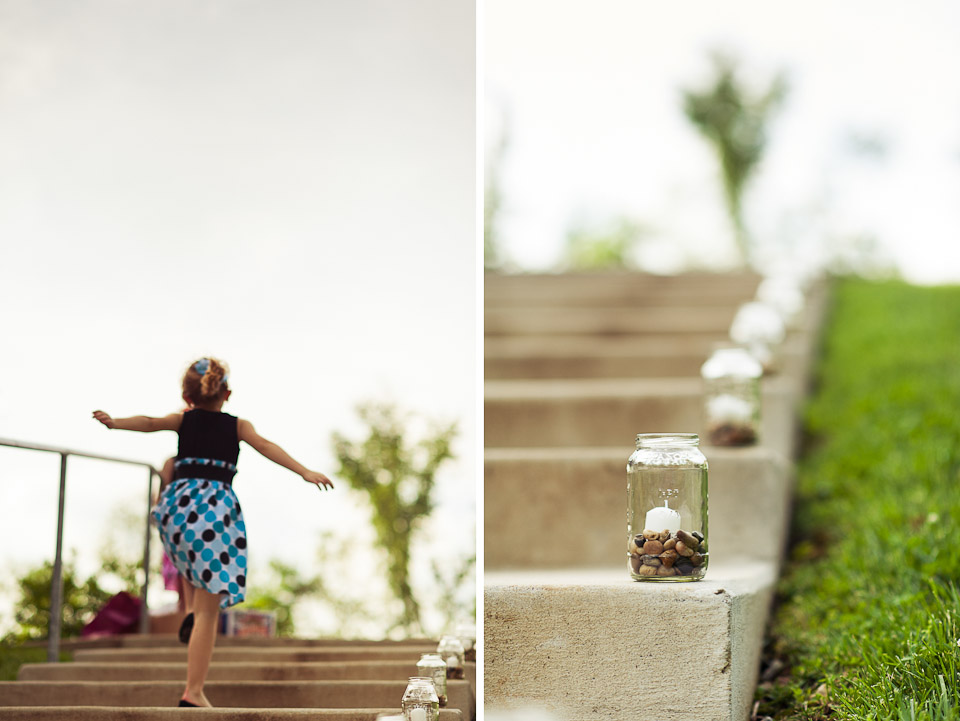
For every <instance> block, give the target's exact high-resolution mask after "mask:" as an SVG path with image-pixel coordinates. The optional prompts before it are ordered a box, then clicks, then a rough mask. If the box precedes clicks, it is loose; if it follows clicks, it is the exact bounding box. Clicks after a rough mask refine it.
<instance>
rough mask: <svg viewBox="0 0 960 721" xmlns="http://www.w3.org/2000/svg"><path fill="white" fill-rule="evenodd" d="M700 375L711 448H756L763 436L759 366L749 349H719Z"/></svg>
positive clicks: (760, 373)
mask: <svg viewBox="0 0 960 721" xmlns="http://www.w3.org/2000/svg"><path fill="white" fill-rule="evenodd" d="M700 375H701V376H702V377H703V384H704V389H703V390H704V425H705V427H706V431H707V440H708V442H709V443H710V445H712V446H751V445H753V444H755V443H756V442H757V437H758V436H759V435H760V377H761V376H762V375H763V366H762V365H760V362H759V361H758V360H757V359H756V358H754V357H753V356H752V355H751V354H750V353H749V352H748V351H747V349H746V348H742V347H738V346H725V347H717V348H715V349H714V351H713V353H712V354H711V356H710V357H709V358H708V359H707V361H706V363H704V364H703V367H701V369H700Z"/></svg>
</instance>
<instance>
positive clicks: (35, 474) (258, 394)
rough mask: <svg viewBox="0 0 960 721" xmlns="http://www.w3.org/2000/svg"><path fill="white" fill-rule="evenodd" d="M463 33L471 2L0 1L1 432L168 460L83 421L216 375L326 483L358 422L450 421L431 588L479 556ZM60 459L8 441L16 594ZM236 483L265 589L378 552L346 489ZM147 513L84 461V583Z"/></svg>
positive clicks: (466, 38)
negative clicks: (441, 570) (190, 379)
mask: <svg viewBox="0 0 960 721" xmlns="http://www.w3.org/2000/svg"><path fill="white" fill-rule="evenodd" d="M474 33H475V16H474V8H473V5H472V3H470V2H467V1H466V0H455V1H451V0H405V1H404V2H403V3H396V2H392V1H390V0H361V1H357V2H349V3H317V2H312V1H310V0H284V2H280V3H275V2H267V0H202V1H200V2H197V1H195V0H169V1H165V2H163V3H149V2H137V3H130V2H125V1H121V0H81V1H74V0H70V1H67V0H63V1H62V2H57V1H55V0H41V1H40V2H32V3H26V2H19V1H17V0H0V251H2V253H0V308H2V310H3V328H2V335H0V350H2V352H0V379H2V381H0V437H7V438H14V439H20V440H23V441H35V442H39V443H44V444H52V445H62V446H67V447H71V448H77V449H82V450H87V451H90V452H96V453H104V454H108V455H119V456H124V457H128V458H133V459H138V460H145V461H148V462H152V463H156V464H160V463H161V462H162V461H163V460H164V458H166V457H167V456H169V455H173V454H174V453H175V452H176V436H175V434H166V433H158V434H136V433H124V432H121V431H113V432H110V431H107V430H106V429H105V428H103V427H102V426H100V424H98V423H96V422H94V421H93V420H91V419H90V413H91V411H92V410H94V409H96V408H102V409H104V410H106V411H107V412H109V413H111V414H114V415H116V416H124V415H132V414H149V415H159V414H164V413H168V412H171V411H175V410H179V408H180V406H181V402H180V400H179V392H180V391H179V381H180V377H181V374H182V372H183V370H184V369H185V367H186V365H187V364H188V363H189V362H191V361H192V360H194V359H196V358H198V357H201V356H203V355H207V354H212V355H215V356H217V357H220V358H223V359H224V360H226V361H227V362H228V363H229V364H230V366H231V374H230V379H231V386H232V387H233V389H234V396H233V398H232V399H231V401H230V402H229V403H228V404H227V406H226V407H225V410H227V411H228V412H231V413H234V414H236V415H239V416H241V417H244V418H248V419H250V420H251V421H253V422H254V424H255V425H256V427H257V429H258V430H259V431H260V432H261V433H262V434H263V435H265V436H266V437H267V438H270V439H271V440H275V441H277V442H278V443H280V444H281V445H282V446H283V447H284V448H285V449H286V450H288V451H289V452H290V453H291V454H292V455H293V456H294V457H295V458H297V459H298V460H300V461H302V462H303V463H304V464H306V465H308V466H309V467H311V468H316V469H318V470H321V471H324V472H326V473H328V475H335V470H336V469H335V464H334V459H333V453H332V449H331V442H330V436H331V433H332V432H333V431H334V430H339V431H342V432H345V433H347V434H348V435H351V436H353V437H359V435H360V431H361V429H360V426H359V422H358V420H357V419H356V416H355V414H354V412H353V408H354V407H355V405H356V404H357V403H358V402H361V401H370V400H373V401H395V402H396V403H398V404H399V405H400V406H401V407H402V408H403V409H405V410H408V411H413V412H416V413H420V414H424V415H426V416H428V417H431V418H436V419H439V420H443V419H447V420H451V421H454V420H455V421H457V422H458V423H459V427H460V436H459V440H458V442H457V444H456V453H457V455H458V460H457V462H456V463H455V464H451V465H449V466H448V467H447V468H445V469H444V470H443V472H442V474H441V477H440V482H439V488H438V494H439V500H440V507H439V509H438V511H437V514H436V516H435V518H434V519H433V521H432V522H431V523H430V525H429V527H428V528H427V529H426V530H425V533H424V535H423V543H422V544H421V558H420V568H421V570H422V568H423V564H424V563H425V561H426V560H427V559H428V557H436V556H438V555H440V554H441V553H442V552H445V551H447V550H449V549H450V548H451V547H453V548H454V549H455V551H456V552H457V553H462V554H469V553H472V552H473V549H474V543H475V540H474V529H475V507H476V506H475V504H476V501H475V498H476V489H477V483H476V478H475V477H474V475H475V467H476V455H475V454H476V450H475V449H476V442H475V434H476V432H477V431H476V421H475V415H476V411H477V408H476V400H475V398H474V385H475V384H474V379H475V373H476V361H475V358H476V323H475V307H476V304H475V296H476V292H477V288H476V262H475V257H476V250H475V248H476V241H475V125H476V108H475V60H474V56H475V40H474V37H475V36H474ZM58 463H59V460H58V458H57V457H55V456H54V457H46V456H42V455H40V454H32V453H28V452H24V451H11V450H7V449H2V448H0V507H3V508H4V509H5V510H6V514H7V517H8V521H7V522H6V523H4V524H2V525H0V579H3V580H5V582H7V583H9V581H10V579H11V578H12V574H13V573H14V572H15V571H16V570H17V569H22V568H23V567H25V566H26V565H31V564H36V563H38V562H39V561H41V560H43V559H46V558H52V554H53V545H54V530H53V529H54V527H55V526H54V524H55V518H56V501H55V494H56V490H55V488H56V482H57V469H58ZM239 467H240V474H239V476H238V478H237V484H236V487H237V491H238V495H239V496H240V499H241V503H242V505H243V508H244V512H245V514H246V517H247V525H248V529H249V532H250V544H251V568H252V573H251V580H252V582H253V583H254V584H255V583H256V576H255V574H256V564H257V563H263V564H265V563H266V561H267V560H268V559H269V558H273V557H278V558H282V559H284V560H286V561H288V562H293V563H296V564H298V565H300V566H301V568H303V569H304V570H305V571H315V570H317V569H316V568H314V567H313V563H314V560H313V559H314V557H315V544H316V542H317V538H318V534H319V533H320V532H321V531H322V530H324V529H333V530H335V531H336V532H337V533H338V534H339V535H341V536H343V537H346V538H355V539H356V543H357V547H358V548H368V547H369V546H370V545H371V544H372V542H373V532H372V530H371V529H370V527H369V522H368V516H367V511H366V508H365V507H364V506H362V505H361V504H360V503H358V502H357V499H356V498H355V497H353V496H351V495H350V492H349V491H347V490H346V484H345V483H340V484H338V488H337V490H336V491H334V492H332V493H329V494H326V495H320V494H319V493H318V492H317V491H316V490H315V489H314V488H312V487H310V486H308V485H307V484H305V483H303V482H302V481H301V480H300V479H299V478H298V477H296V476H295V475H293V474H291V473H290V472H288V471H286V470H284V469H282V468H280V467H279V466H274V465H273V464H271V463H270V462H269V461H266V460H264V459H262V458H260V457H259V456H257V454H256V453H255V452H254V451H252V450H251V449H249V448H244V449H243V450H242V451H241V456H240V462H239ZM335 480H336V479H335ZM144 496H145V483H144V474H143V472H142V471H139V470H127V469H125V468H124V467H120V466H113V465H107V464H102V463H92V462H88V461H80V460H78V461H72V462H71V465H70V474H69V490H68V503H67V506H68V515H67V524H66V546H67V547H68V548H71V547H74V548H77V549H78V551H79V553H80V562H81V567H82V568H83V567H89V563H90V561H89V559H90V557H91V554H92V553H94V552H95V551H96V549H97V548H99V546H100V545H101V543H102V537H103V535H104V533H105V524H106V521H107V519H108V517H109V515H110V512H111V511H112V509H113V508H115V507H116V506H118V505H119V506H127V507H128V508H130V509H133V511H134V512H136V513H145V511H146V509H145V503H146V499H145V498H144ZM10 519H13V520H14V522H13V523H10ZM440 538H443V539H444V544H443V545H438V544H437V540H438V539H440ZM358 566H362V568H358V569H357V570H358V575H359V576H360V578H363V579H366V578H368V577H371V576H373V577H378V576H382V575H383V574H378V573H377V572H376V570H375V566H372V565H370V564H367V563H366V562H364V563H363V564H358ZM371 571H372V572H371ZM341 582H342V583H349V582H350V579H343V580H342V581H341ZM6 613H7V610H6V609H3V610H2V611H0V623H2V621H3V620H4V617H5V616H6Z"/></svg>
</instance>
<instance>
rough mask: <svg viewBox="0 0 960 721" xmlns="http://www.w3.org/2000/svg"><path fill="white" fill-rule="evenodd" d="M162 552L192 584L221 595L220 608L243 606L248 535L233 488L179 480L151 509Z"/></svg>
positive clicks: (226, 484) (201, 481)
mask: <svg viewBox="0 0 960 721" xmlns="http://www.w3.org/2000/svg"><path fill="white" fill-rule="evenodd" d="M153 518H154V520H155V521H156V522H157V527H158V528H159V530H160V540H161V541H163V548H164V550H165V551H166V552H167V555H168V556H169V557H170V560H171V561H172V562H173V565H174V566H176V568H177V571H178V572H179V573H180V575H181V576H183V577H184V578H185V579H186V580H187V581H188V582H189V583H190V584H192V585H193V586H196V587H198V588H202V589H204V590H205V591H209V592H210V593H215V594H220V607H221V608H226V607H227V606H232V605H234V604H236V603H240V602H241V601H243V598H244V592H245V590H246V585H247V575H246V574H247V536H246V526H245V525H244V523H243V515H242V514H241V512H240V502H239V501H238V500H237V496H236V494H235V493H234V492H233V488H232V487H231V485H230V484H229V483H223V482H221V481H211V480H207V479H205V478H180V479H177V480H176V481H174V482H173V483H171V484H170V485H169V486H167V487H166V488H165V489H164V491H163V493H161V494H160V500H159V501H158V502H157V505H156V506H154V507H153Z"/></svg>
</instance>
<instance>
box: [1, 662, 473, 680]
mask: <svg viewBox="0 0 960 721" xmlns="http://www.w3.org/2000/svg"><path fill="white" fill-rule="evenodd" d="M411 658H412V657H411ZM416 660H419V656H417V659H415V660H408V661H326V662H323V661H320V662H313V663H309V662H308V663H295V662H284V661H280V662H279V663H269V664H266V663H263V662H242V661H236V662H216V663H213V664H211V665H210V672H209V675H208V676H207V678H208V679H210V680H211V681H228V680H229V681H321V680H328V681H334V680H370V681H390V680H394V681H405V680H407V679H408V678H410V677H411V676H416V675H417V664H416ZM464 671H465V674H466V680H465V681H457V682H456V683H465V682H468V683H470V685H471V686H472V687H473V688H476V676H477V665H476V664H475V663H470V662H468V663H466V664H465V668H464ZM186 677H187V664H186V662H183V663H178V662H162V661H158V662H152V663H150V662H145V663H128V662H114V663H109V662H102V663H97V662H82V661H75V662H73V663H34V664H24V665H23V666H21V667H20V672H19V674H18V675H17V679H18V680H20V681H65V680H70V681H98V680H100V681H176V680H183V679H185V678H186ZM451 683H454V682H453V681H451Z"/></svg>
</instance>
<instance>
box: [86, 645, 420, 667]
mask: <svg viewBox="0 0 960 721" xmlns="http://www.w3.org/2000/svg"><path fill="white" fill-rule="evenodd" d="M432 650H433V651H436V647H434V648H433V649H432ZM420 653H421V652H420V651H419V650H416V651H412V650H409V649H402V648H401V649H378V648H371V649H363V648H344V649H335V648H330V649H322V648H321V649H312V648H290V649H287V648H235V647H228V648H219V647H214V649H213V660H214V662H219V661H246V662H248V663H249V662H257V663H293V662H296V663H304V662H313V661H378V660H382V661H410V660H411V659H412V660H413V662H414V663H416V662H417V661H418V660H419V659H420ZM73 660H74V661H91V662H98V661H99V662H113V663H118V662H122V663H145V662H153V661H161V662H167V663H169V662H183V663H186V660H187V647H186V646H182V645H180V646H178V647H176V648H149V649H147V648H144V649H138V648H117V649H113V648H102V649H99V648H98V649H80V650H78V651H75V652H74V654H73Z"/></svg>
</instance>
